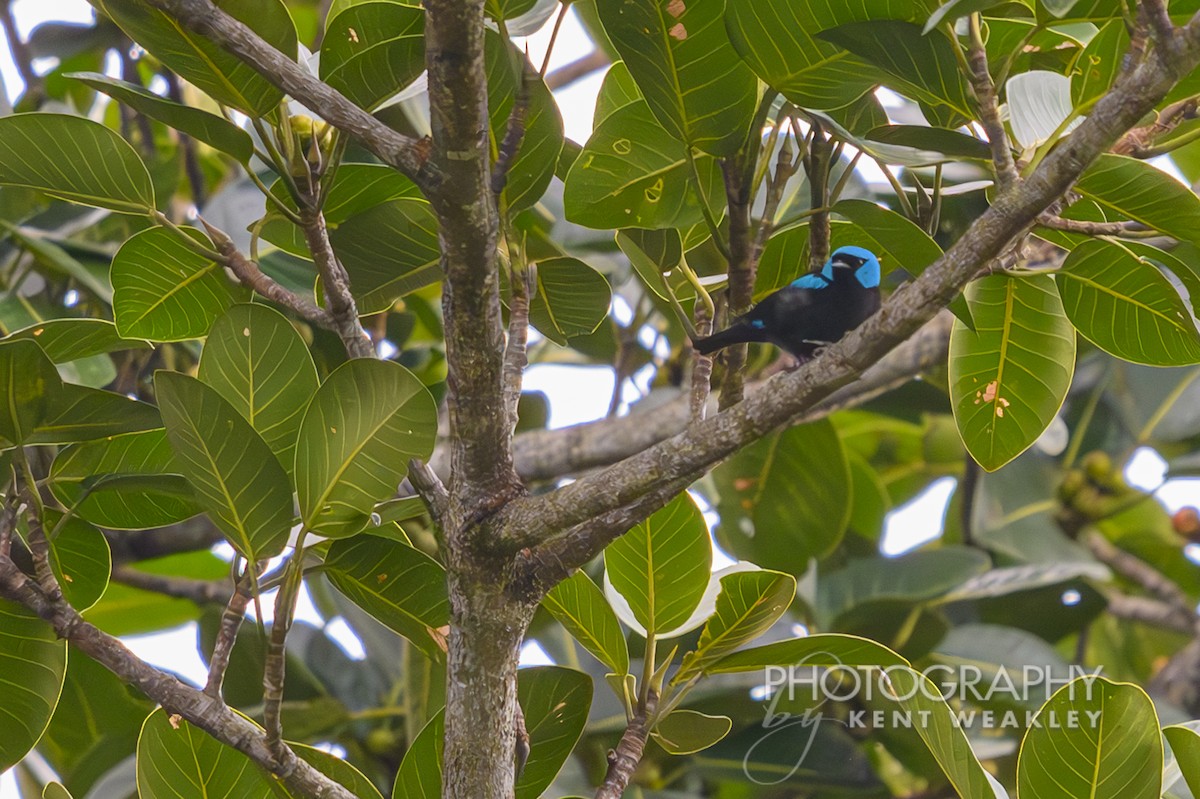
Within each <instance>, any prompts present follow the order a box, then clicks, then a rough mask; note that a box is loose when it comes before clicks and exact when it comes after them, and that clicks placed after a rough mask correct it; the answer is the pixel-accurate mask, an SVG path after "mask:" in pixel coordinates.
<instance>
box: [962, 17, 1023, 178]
mask: <svg viewBox="0 0 1200 799" xmlns="http://www.w3.org/2000/svg"><path fill="white" fill-rule="evenodd" d="M970 26H971V46H970V49H969V51H968V57H969V61H970V65H971V87H972V88H973V89H974V90H975V100H976V102H978V103H979V121H980V122H982V123H983V130H984V132H985V133H987V137H988V146H990V147H991V149H992V165H993V166H994V168H995V170H996V183H997V184H998V185H999V186H1000V188H1001V189H1005V188H1007V187H1009V186H1011V185H1012V184H1014V183H1016V182H1017V180H1018V179H1019V176H1018V174H1017V165H1016V163H1015V162H1014V161H1013V156H1012V149H1011V148H1010V147H1009V146H1008V134H1007V133H1005V131H1004V123H1003V122H1002V121H1001V120H1000V107H999V101H998V100H997V98H996V86H995V85H994V84H993V83H992V73H991V71H990V70H989V69H988V61H987V50H986V48H985V47H984V45H983V32H982V30H981V29H980V22H979V13H978V12H976V13H974V14H972V15H971V20H970Z"/></svg>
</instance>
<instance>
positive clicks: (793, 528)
mask: <svg viewBox="0 0 1200 799" xmlns="http://www.w3.org/2000/svg"><path fill="white" fill-rule="evenodd" d="M713 477H714V479H715V480H716V485H717V491H718V493H719V501H718V509H719V512H720V516H721V523H720V525H719V526H718V528H717V540H718V541H719V542H721V544H722V546H723V547H725V549H726V551H728V552H732V553H734V554H736V555H737V556H738V557H740V558H744V559H746V560H749V561H752V562H754V563H757V564H759V565H760V566H763V567H764V568H769V569H778V570H780V571H783V572H787V573H789V574H803V573H804V572H805V571H806V570H807V568H808V561H809V559H810V558H813V557H820V556H822V555H824V554H826V553H828V552H831V551H832V550H833V548H834V547H836V546H837V544H838V542H839V541H841V539H842V535H843V534H844V533H845V531H846V525H847V524H848V523H849V519H850V500H851V498H850V467H849V466H848V465H847V463H846V453H845V451H844V450H843V449H842V444H841V441H839V440H838V436H837V433H836V432H834V429H833V426H832V425H831V424H830V423H829V422H828V421H827V420H822V421H819V422H813V423H811V424H804V425H797V426H795V427H790V428H788V429H786V430H784V431H783V432H781V433H776V434H775V435H772V436H769V437H767V438H764V439H761V440H760V441H758V442H756V443H754V444H752V445H750V446H749V447H747V448H745V449H743V450H742V451H740V452H738V453H737V454H736V455H734V456H733V457H732V458H730V459H729V460H728V461H726V462H725V463H723V464H722V465H720V466H718V467H717V468H716V470H715V471H714V472H713Z"/></svg>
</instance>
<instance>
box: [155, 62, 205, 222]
mask: <svg viewBox="0 0 1200 799" xmlns="http://www.w3.org/2000/svg"><path fill="white" fill-rule="evenodd" d="M159 74H161V75H162V77H163V80H164V81H166V83H167V96H168V97H170V98H171V99H172V100H174V101H175V102H177V103H183V102H184V100H183V91H182V89H181V88H180V86H179V78H178V77H177V76H176V75H175V73H174V72H172V71H171V70H169V69H164V70H162V71H161V72H160V73H159ZM176 135H177V136H178V137H179V149H180V150H181V151H182V152H183V173H184V174H185V175H187V179H188V186H190V187H191V190H192V203H193V204H194V205H195V206H196V207H197V208H203V207H204V201H205V200H206V199H207V192H206V191H205V190H204V172H203V171H202V170H201V169H200V159H199V157H198V155H197V154H196V142H195V140H194V139H193V138H192V137H191V136H189V135H187V134H186V133H180V132H178V131H176Z"/></svg>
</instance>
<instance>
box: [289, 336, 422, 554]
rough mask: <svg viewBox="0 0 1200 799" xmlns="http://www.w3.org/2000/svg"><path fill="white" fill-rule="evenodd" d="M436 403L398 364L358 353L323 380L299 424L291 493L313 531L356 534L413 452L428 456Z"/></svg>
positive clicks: (391, 489)
mask: <svg viewBox="0 0 1200 799" xmlns="http://www.w3.org/2000/svg"><path fill="white" fill-rule="evenodd" d="M436 434H437V408H436V407H435V406H434V403H433V397H431V396H430V395H429V392H428V391H426V390H425V386H424V385H422V383H421V381H420V380H418V379H417V377H416V375H414V374H413V373H412V372H410V371H408V370H407V369H405V368H404V367H403V366H401V365H400V364H398V363H394V362H391V361H376V360H369V359H361V358H360V359H355V360H352V361H348V362H346V363H344V364H342V365H341V366H339V367H338V368H337V369H335V370H334V371H333V373H332V374H330V375H329V377H327V378H326V379H325V382H324V383H322V384H321V387H320V388H319V389H318V390H317V393H316V394H315V395H314V396H313V398H312V402H310V403H309V406H308V410H307V411H306V412H305V414H304V420H303V421H302V422H301V423H300V433H299V439H298V443H297V445H296V470H295V475H296V491H297V495H298V497H299V500H300V517H301V518H302V519H303V520H304V525H305V527H306V528H307V529H308V530H309V531H310V532H313V533H317V534H318V535H323V536H326V537H329V538H344V537H346V536H350V535H354V534H355V533H357V532H358V531H359V530H362V529H363V527H365V526H366V524H367V521H368V517H369V514H370V513H371V511H372V510H373V509H374V507H375V503H377V502H382V501H383V500H385V499H389V498H391V497H392V496H394V495H395V493H396V489H397V487H398V486H399V485H400V481H401V480H403V479H404V476H405V475H406V474H408V462H409V460H411V459H412V458H422V459H424V458H428V457H429V454H430V453H431V452H432V451H433V442H434V438H435V436H436Z"/></svg>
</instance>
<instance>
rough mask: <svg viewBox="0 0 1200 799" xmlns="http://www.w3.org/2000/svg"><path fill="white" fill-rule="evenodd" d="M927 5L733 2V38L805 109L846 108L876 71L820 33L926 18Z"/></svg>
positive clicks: (729, 8)
mask: <svg viewBox="0 0 1200 799" xmlns="http://www.w3.org/2000/svg"><path fill="white" fill-rule="evenodd" d="M927 15H928V11H927V8H926V6H925V4H923V3H919V2H912V1H911V0H883V1H882V2H874V3H872V2H864V1H863V0H854V1H853V2H847V3H825V2H818V0H729V1H728V2H727V3H726V6H725V25H726V28H727V29H728V31H729V39H730V41H732V42H733V46H734V47H735V48H736V49H737V51H738V53H739V54H740V55H741V56H742V58H743V59H745V61H746V63H747V64H749V65H750V69H752V70H754V72H755V74H757V75H758V77H760V78H762V79H763V81H765V82H766V83H767V85H768V86H771V87H772V88H774V89H776V90H778V91H780V92H782V93H783V95H784V96H785V97H787V98H788V99H789V100H791V101H792V102H793V103H796V104H797V105H799V106H801V107H803V108H819V109H830V108H843V107H845V106H847V105H849V104H850V103H851V102H853V101H854V100H857V99H858V98H859V97H862V96H863V95H864V94H866V93H867V92H869V91H871V90H872V89H874V88H875V85H876V83H877V81H878V77H879V76H878V73H877V72H876V71H875V70H874V69H871V68H870V67H869V66H867V65H866V64H865V63H864V62H862V61H860V60H859V59H857V58H854V57H853V56H851V54H850V53H848V52H847V51H845V50H843V49H842V48H840V47H837V46H835V45H833V44H831V43H829V42H827V41H825V40H823V39H821V38H819V37H818V36H817V34H818V33H819V32H820V31H824V30H828V29H830V28H836V27H838V26H839V25H844V24H846V23H850V22H860V21H864V20H871V19H887V18H892V19H905V20H908V21H910V22H918V23H920V22H924V21H925V19H926V16H927Z"/></svg>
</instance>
